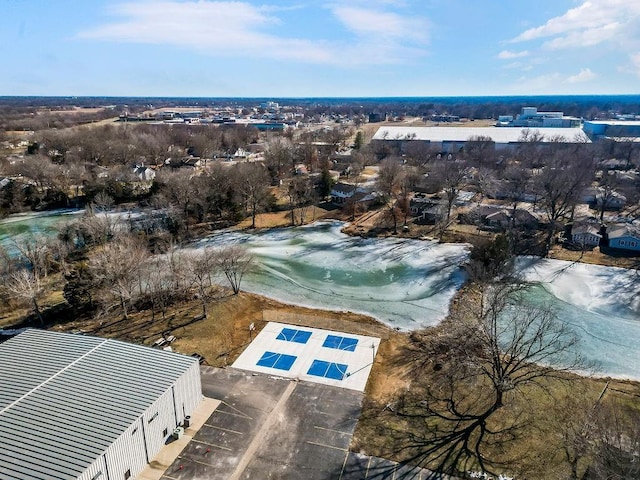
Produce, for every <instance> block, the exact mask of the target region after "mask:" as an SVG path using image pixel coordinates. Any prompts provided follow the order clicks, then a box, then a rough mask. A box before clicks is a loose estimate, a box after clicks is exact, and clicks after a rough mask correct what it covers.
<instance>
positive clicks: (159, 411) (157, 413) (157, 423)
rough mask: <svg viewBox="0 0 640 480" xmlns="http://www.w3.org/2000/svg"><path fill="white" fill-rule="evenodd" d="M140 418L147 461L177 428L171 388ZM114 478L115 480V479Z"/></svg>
mask: <svg viewBox="0 0 640 480" xmlns="http://www.w3.org/2000/svg"><path fill="white" fill-rule="evenodd" d="M142 417H143V419H144V432H145V441H146V445H147V453H148V454H149V459H152V458H153V457H155V456H156V454H157V453H158V452H159V451H160V449H161V448H162V447H163V446H164V444H165V442H166V441H167V438H169V436H170V435H171V434H172V433H173V430H174V429H175V428H176V426H177V423H176V419H175V412H174V407H173V394H172V387H169V388H168V389H167V390H166V391H165V392H164V393H163V394H162V396H161V397H160V398H158V400H156V401H155V402H153V404H152V405H151V406H150V407H149V408H148V409H147V411H146V412H145V413H144V415H143V416H142ZM165 430H166V432H165ZM114 478H115V479H116V480H117V477H114ZM112 480H113V479H112Z"/></svg>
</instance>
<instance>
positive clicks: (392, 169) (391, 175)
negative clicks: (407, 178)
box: [377, 158, 404, 234]
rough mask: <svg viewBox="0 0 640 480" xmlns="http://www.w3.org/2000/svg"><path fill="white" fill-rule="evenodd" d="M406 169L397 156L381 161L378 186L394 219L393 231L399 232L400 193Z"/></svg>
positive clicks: (388, 211) (389, 213)
mask: <svg viewBox="0 0 640 480" xmlns="http://www.w3.org/2000/svg"><path fill="white" fill-rule="evenodd" d="M403 176H404V170H403V168H402V165H401V164H400V162H399V159H397V158H385V159H384V160H383V161H382V162H380V170H379V172H378V181H377V188H378V193H380V195H381V196H382V202H383V204H384V206H385V208H386V209H387V213H388V215H389V216H390V217H391V219H392V221H393V233H394V234H397V233H398V205H397V201H398V195H399V194H400V193H401V187H402V182H403Z"/></svg>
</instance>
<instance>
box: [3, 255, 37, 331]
mask: <svg viewBox="0 0 640 480" xmlns="http://www.w3.org/2000/svg"><path fill="white" fill-rule="evenodd" d="M4 288H5V289H6V290H7V292H8V294H9V296H10V297H13V298H17V299H20V300H22V301H25V302H28V303H29V304H31V306H32V307H33V312H34V313H35V315H36V317H37V318H38V320H39V321H40V325H44V318H42V312H41V310H40V304H39V301H40V299H41V297H42V294H43V293H44V288H43V287H42V284H41V282H40V279H39V278H38V276H37V275H36V274H35V273H34V272H33V271H32V270H29V269H27V268H22V269H20V270H18V271H16V272H14V273H12V274H11V275H9V278H8V282H7V283H5V285H4Z"/></svg>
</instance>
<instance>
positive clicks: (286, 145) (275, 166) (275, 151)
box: [264, 136, 295, 181]
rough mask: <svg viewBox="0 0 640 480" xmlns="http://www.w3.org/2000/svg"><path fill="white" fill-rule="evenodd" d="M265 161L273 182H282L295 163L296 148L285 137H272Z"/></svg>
mask: <svg viewBox="0 0 640 480" xmlns="http://www.w3.org/2000/svg"><path fill="white" fill-rule="evenodd" d="M264 159H265V162H266V164H267V168H268V170H269V173H270V174H271V178H272V179H273V180H276V181H278V180H280V179H282V177H284V176H285V174H286V172H287V170H289V169H293V164H294V163H295V156H294V148H293V144H292V143H291V141H290V140H289V139H287V138H285V137H282V136H277V137H272V138H270V139H269V141H268V142H267V146H266V149H265V152H264Z"/></svg>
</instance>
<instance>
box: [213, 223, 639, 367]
mask: <svg viewBox="0 0 640 480" xmlns="http://www.w3.org/2000/svg"><path fill="white" fill-rule="evenodd" d="M341 227H342V223H338V222H335V223H321V224H314V225H312V226H306V227H301V228H294V229H279V230H272V231H267V232H259V233H256V234H247V233H238V232H223V233H220V234H215V235H213V236H211V237H209V238H208V239H207V240H205V241H203V242H202V244H211V245H215V246H219V245H224V244H230V243H242V244H245V245H246V246H247V247H248V248H249V250H250V251H251V253H252V254H253V255H254V256H255V257H256V260H257V265H258V268H257V269H256V271H255V272H253V273H252V274H251V275H249V276H248V277H247V278H246V280H244V281H243V289H244V290H247V291H251V292H254V293H259V294H262V295H265V296H268V297H271V298H275V299H278V300H281V301H283V302H286V303H292V304H299V305H305V306H309V307H314V308H323V309H329V310H350V311H354V312H360V313H365V314H368V315H371V316H372V317H375V318H377V319H378V320H380V321H382V322H384V323H386V324H387V325H390V326H392V327H399V328H401V329H405V330H407V329H417V328H420V327H424V326H429V325H434V324H436V323H437V322H439V321H440V320H441V319H442V318H444V317H445V316H446V314H447V312H448V308H449V303H450V301H451V298H452V296H453V295H454V294H455V292H456V291H457V290H458V289H459V288H460V286H461V285H462V283H464V279H465V276H464V272H463V271H462V269H461V268H460V265H462V264H463V263H464V262H465V260H466V259H467V254H468V252H467V249H466V247H464V246H462V245H454V244H435V243H431V242H423V241H416V240H404V239H363V238H359V237H349V236H347V235H344V234H342V233H341V232H340V228H341ZM518 269H519V270H520V271H521V272H522V273H523V275H524V276H525V278H526V279H527V280H528V281H530V282H532V286H531V287H530V288H529V289H528V290H527V293H526V295H525V301H527V302H530V303H531V304H533V305H540V306H543V305H545V306H546V305H551V306H552V307H553V308H554V309H555V311H556V312H557V314H558V316H559V318H560V319H561V320H563V321H565V322H567V323H569V324H570V325H571V326H572V327H574V329H575V331H576V333H577V334H578V336H579V337H580V338H581V344H580V346H581V349H582V352H583V354H584V356H585V358H586V359H587V360H588V361H594V362H596V363H597V364H598V365H599V371H598V373H599V374H601V375H611V376H615V377H626V378H634V379H639V380H640V342H639V341H638V339H640V275H639V274H640V272H636V271H634V270H626V269H620V268H613V267H601V266H597V265H586V264H580V263H571V262H563V261H560V260H548V259H537V258H520V259H519V261H518Z"/></svg>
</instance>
